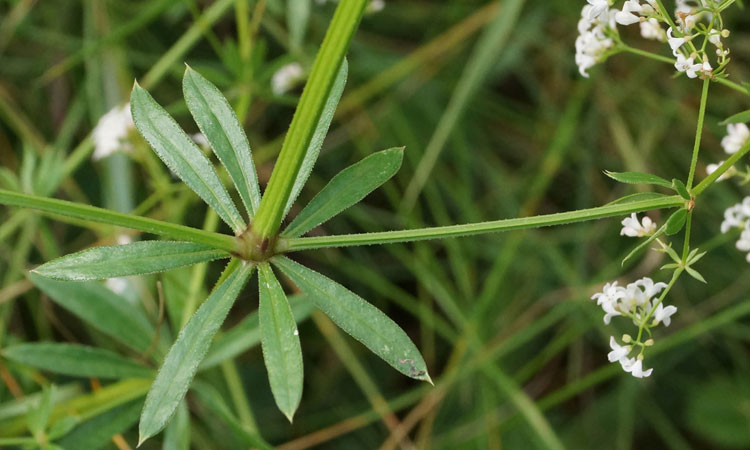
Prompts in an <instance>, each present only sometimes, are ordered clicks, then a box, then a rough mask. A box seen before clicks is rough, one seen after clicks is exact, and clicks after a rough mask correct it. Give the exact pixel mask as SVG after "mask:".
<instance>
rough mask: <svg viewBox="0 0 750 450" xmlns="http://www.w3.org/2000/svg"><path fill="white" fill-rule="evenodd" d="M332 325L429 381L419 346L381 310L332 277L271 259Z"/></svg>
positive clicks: (410, 373)
mask: <svg viewBox="0 0 750 450" xmlns="http://www.w3.org/2000/svg"><path fill="white" fill-rule="evenodd" d="M273 263H274V264H276V265H277V266H278V267H279V268H280V269H281V270H282V271H283V272H284V273H285V274H286V275H287V276H288V277H289V278H290V279H291V280H292V282H294V284H296V285H297V287H299V288H300V289H301V290H302V291H303V292H304V293H305V294H306V295H307V298H308V299H310V301H311V302H313V303H314V304H315V306H317V307H318V308H319V309H320V310H321V311H323V312H324V313H325V314H326V315H327V316H328V317H330V318H331V320H333V321H334V322H335V323H336V325H338V326H339V327H341V328H342V329H343V330H344V331H346V332H347V333H349V334H350V335H351V336H352V337H354V338H355V339H357V340H358V341H360V342H362V343H363V344H364V345H365V346H366V347H367V348H369V349H370V350H371V351H372V352H373V353H375V354H376V355H378V356H380V357H381V358H383V360H384V361H385V362H387V363H388V364H390V365H391V366H393V367H394V368H395V369H396V370H398V371H399V372H401V373H403V374H404V375H406V376H408V377H411V378H415V379H417V380H424V381H428V382H430V383H431V382H432V381H431V380H430V376H429V375H428V374H427V366H426V364H425V362H424V359H422V355H420V354H419V350H417V347H416V346H415V345H414V343H413V342H412V341H411V339H409V336H407V335H406V333H405V332H404V331H403V330H402V329H401V328H399V326H398V325H396V323H395V322H394V321H392V320H391V319H389V318H388V316H386V315H385V314H383V312H382V311H380V310H379V309H377V308H376V307H374V306H372V305H371V304H369V303H367V302H366V301H364V300H363V299H362V298H360V297H359V296H358V295H356V294H354V293H353V292H351V291H349V290H348V289H346V288H345V287H343V286H341V285H340V284H338V283H336V282H335V281H333V280H331V279H329V278H327V277H325V276H323V275H321V274H319V273H317V272H315V271H313V270H310V269H308V268H306V267H304V266H302V265H300V264H297V263H296V262H294V261H292V260H290V259H288V258H285V257H276V258H274V259H273Z"/></svg>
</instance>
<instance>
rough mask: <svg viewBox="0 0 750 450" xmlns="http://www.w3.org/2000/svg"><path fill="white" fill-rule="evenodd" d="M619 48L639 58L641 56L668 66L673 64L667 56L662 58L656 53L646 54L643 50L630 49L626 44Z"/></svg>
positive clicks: (671, 59)
mask: <svg viewBox="0 0 750 450" xmlns="http://www.w3.org/2000/svg"><path fill="white" fill-rule="evenodd" d="M621 48H622V50H623V51H624V52H627V53H633V54H635V55H640V56H643V57H646V58H649V59H653V60H656V61H661V62H664V63H668V64H674V62H675V60H674V58H669V57H667V56H663V55H659V54H656V53H651V52H647V51H645V50H641V49H638V48H633V47H630V46H628V45H626V44H621Z"/></svg>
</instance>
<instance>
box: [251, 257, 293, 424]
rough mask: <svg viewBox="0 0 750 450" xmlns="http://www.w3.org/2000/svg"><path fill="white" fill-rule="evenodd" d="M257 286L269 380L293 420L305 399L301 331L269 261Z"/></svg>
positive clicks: (278, 400) (262, 340)
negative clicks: (303, 392) (300, 403)
mask: <svg viewBox="0 0 750 450" xmlns="http://www.w3.org/2000/svg"><path fill="white" fill-rule="evenodd" d="M258 287H259V290H260V305H259V307H258V316H259V317H260V333H261V342H262V343H261V347H262V349H263V360H264V361H265V363H266V370H267V371H268V381H269V383H270V384H271V392H272V393H273V398H274V399H275V400H276V405H278V407H279V409H280V410H281V412H283V413H284V415H285V416H286V417H287V418H288V419H289V421H290V422H291V421H292V418H293V417H294V412H295V411H296V410H297V407H298V406H299V402H300V400H301V399H302V379H303V370H302V348H301V347H300V343H299V332H298V331H297V324H296V322H295V321H294V317H293V316H292V310H291V308H289V303H288V302H287V300H286V294H284V290H283V289H282V288H281V285H280V284H279V282H278V280H277V279H276V276H275V275H274V274H273V270H272V269H271V267H270V266H269V265H268V264H262V265H261V266H260V268H259V271H258Z"/></svg>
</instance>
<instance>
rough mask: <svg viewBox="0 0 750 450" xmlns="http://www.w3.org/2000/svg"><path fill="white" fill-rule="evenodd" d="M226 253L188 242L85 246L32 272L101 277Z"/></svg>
mask: <svg viewBox="0 0 750 450" xmlns="http://www.w3.org/2000/svg"><path fill="white" fill-rule="evenodd" d="M230 256H231V255H229V254H228V253H227V252H224V251H221V250H216V249H215V248H212V247H209V246H207V245H202V244H194V243H192V242H174V241H143V242H134V243H132V244H127V245H112V246H101V247H93V248H89V249H86V250H83V251H80V252H77V253H73V254H70V255H66V256H63V257H62V258H57V259H54V260H52V261H50V262H48V263H45V264H42V265H41V266H39V267H37V268H36V269H34V272H36V273H38V274H39V275H42V276H44V277H47V278H55V279H58V280H76V281H83V280H101V279H104V278H113V277H123V276H128V275H141V274H147V273H154V272H162V271H165V270H170V269H174V268H177V267H182V266H189V265H193V264H197V263H200V262H205V261H213V260H215V259H219V258H228V257H230Z"/></svg>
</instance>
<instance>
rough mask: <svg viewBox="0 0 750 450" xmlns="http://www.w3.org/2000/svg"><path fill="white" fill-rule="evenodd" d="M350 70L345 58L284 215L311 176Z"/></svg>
mask: <svg viewBox="0 0 750 450" xmlns="http://www.w3.org/2000/svg"><path fill="white" fill-rule="evenodd" d="M348 71H349V62H348V61H347V60H346V58H344V60H343V62H342V63H341V68H340V69H339V73H338V75H336V80H335V81H334V82H333V87H331V93H330V94H328V99H327V100H326V103H325V106H324V107H323V112H322V113H321V114H320V119H318V123H317V125H315V131H313V135H312V138H311V139H310V145H308V146H307V150H305V157H304V159H303V160H302V165H301V166H300V169H299V172H297V178H295V180H294V185H293V186H292V190H291V193H290V194H289V199H288V200H287V202H286V206H285V207H284V214H283V216H286V215H287V213H289V209H291V207H292V205H293V204H294V201H295V200H297V197H298V196H299V193H300V192H301V191H302V188H303V187H304V186H305V183H306V182H307V179H308V178H309V177H310V173H311V172H312V169H313V166H314V165H315V161H317V160H318V155H319V154H320V148H321V147H323V141H324V140H325V138H326V134H328V127H330V126H331V121H332V120H333V115H334V113H335V112H336V107H337V106H338V104H339V100H340V99H341V94H342V93H343V92H344V86H346V77H347V74H348Z"/></svg>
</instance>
